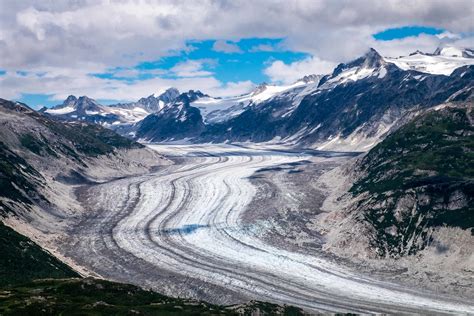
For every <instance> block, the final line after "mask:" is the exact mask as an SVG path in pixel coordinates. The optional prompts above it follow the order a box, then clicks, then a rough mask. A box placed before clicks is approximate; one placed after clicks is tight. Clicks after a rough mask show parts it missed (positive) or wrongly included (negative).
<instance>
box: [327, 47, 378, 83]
mask: <svg viewBox="0 0 474 316" xmlns="http://www.w3.org/2000/svg"><path fill="white" fill-rule="evenodd" d="M385 64H386V62H385V60H384V58H383V57H382V56H381V55H380V54H379V53H378V52H377V51H376V50H375V49H373V48H370V49H369V50H368V51H367V52H366V53H365V54H364V55H362V56H361V57H359V58H357V59H355V60H353V61H351V62H349V63H346V64H344V63H342V64H339V65H338V66H337V67H336V68H335V69H334V71H333V73H332V77H335V76H337V75H339V74H340V73H342V72H343V71H344V70H346V69H350V68H354V67H358V68H366V69H367V68H368V69H370V68H373V69H376V68H380V67H381V66H384V65H385Z"/></svg>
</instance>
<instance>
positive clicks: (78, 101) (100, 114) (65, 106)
mask: <svg viewBox="0 0 474 316" xmlns="http://www.w3.org/2000/svg"><path fill="white" fill-rule="evenodd" d="M40 112H42V113H45V114H47V115H50V116H54V117H56V118H59V119H62V120H66V121H78V122H89V123H95V124H100V125H103V126H106V127H116V126H118V125H123V124H132V123H134V122H137V121H139V120H141V119H143V118H145V117H146V116H147V115H148V114H149V113H148V112H147V111H146V110H144V109H143V108H141V107H130V108H122V107H118V106H115V107H113V106H104V105H101V104H99V103H98V102H97V101H95V100H93V99H91V98H89V97H87V96H82V97H79V98H76V97H75V96H73V95H70V96H69V97H67V99H66V100H65V101H64V102H63V103H62V104H59V105H56V106H54V107H52V108H50V109H47V108H42V109H41V110H40Z"/></svg>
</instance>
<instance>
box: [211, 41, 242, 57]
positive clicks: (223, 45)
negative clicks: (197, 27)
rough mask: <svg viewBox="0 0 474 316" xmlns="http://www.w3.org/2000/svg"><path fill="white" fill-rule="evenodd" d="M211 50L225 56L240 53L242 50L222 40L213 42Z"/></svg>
mask: <svg viewBox="0 0 474 316" xmlns="http://www.w3.org/2000/svg"><path fill="white" fill-rule="evenodd" d="M212 49H213V50H215V51H216V52H222V53H227V54H230V53H242V50H241V49H240V47H239V45H237V44H235V43H231V42H228V41H222V40H218V41H215V42H214V45H212Z"/></svg>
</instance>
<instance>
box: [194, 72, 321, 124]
mask: <svg viewBox="0 0 474 316" xmlns="http://www.w3.org/2000/svg"><path fill="white" fill-rule="evenodd" d="M321 77H322V76H319V75H309V76H305V77H303V78H301V79H299V80H297V81H296V82H295V83H293V84H291V85H281V86H278V85H270V84H267V83H262V84H260V85H259V86H258V87H256V88H255V89H254V90H253V91H251V92H250V93H248V94H244V95H240V96H236V97H227V98H212V97H205V98H200V99H198V100H196V101H194V102H193V103H192V106H194V107H197V108H198V109H199V110H200V112H201V115H202V116H203V121H204V123H205V124H214V123H222V122H224V121H227V120H229V119H232V118H234V117H236V116H238V115H240V114H241V113H242V112H244V111H245V110H246V109H248V108H250V107H255V106H258V105H259V104H261V103H263V102H265V101H267V100H269V99H272V98H279V97H282V96H284V97H285V98H286V99H288V100H290V98H291V99H293V100H291V101H292V104H295V103H296V102H298V97H299V98H301V97H302V95H304V92H305V91H308V90H307V88H308V87H310V88H311V87H315V86H317V85H318V83H319V80H320V79H321ZM291 110H292V107H289V108H288V111H287V113H289V112H290V111H291ZM282 115H284V113H282Z"/></svg>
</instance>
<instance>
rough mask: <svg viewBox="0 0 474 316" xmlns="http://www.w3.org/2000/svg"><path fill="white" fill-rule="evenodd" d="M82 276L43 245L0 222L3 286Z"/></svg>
mask: <svg viewBox="0 0 474 316" xmlns="http://www.w3.org/2000/svg"><path fill="white" fill-rule="evenodd" d="M78 276H79V275H78V274H77V273H76V272H74V271H73V270H71V268H69V267H68V266H67V265H65V264H64V263H62V262H60V261H59V260H57V259H56V258H55V257H53V256H51V255H50V254H49V253H47V252H45V251H44V250H43V249H41V247H39V246H38V245H37V244H35V243H34V242H32V241H31V240H30V239H28V238H26V237H25V236H22V235H20V234H18V233H17V232H15V231H14V230H13V229H11V228H10V227H7V226H5V225H4V224H3V223H1V222H0V286H6V285H14V284H20V283H25V282H31V281H32V280H34V279H38V278H65V277H78Z"/></svg>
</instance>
